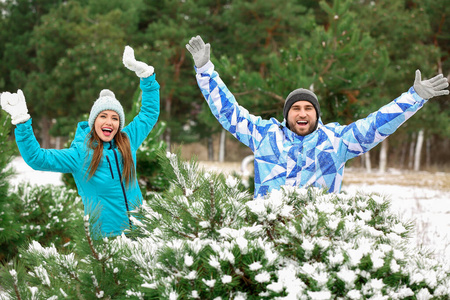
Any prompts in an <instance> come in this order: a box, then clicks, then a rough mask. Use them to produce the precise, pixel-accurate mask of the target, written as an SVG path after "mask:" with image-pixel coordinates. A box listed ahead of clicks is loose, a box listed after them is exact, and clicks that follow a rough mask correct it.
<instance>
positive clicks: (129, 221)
mask: <svg viewBox="0 0 450 300" xmlns="http://www.w3.org/2000/svg"><path fill="white" fill-rule="evenodd" d="M112 150H113V152H114V158H115V160H116V166H117V172H118V173H119V179H120V186H121V187H122V193H123V197H124V199H125V206H126V207H127V214H128V223H129V224H130V229H131V220H130V209H129V207H128V199H127V194H126V193H125V187H124V186H123V181H122V174H121V173H120V168H119V159H118V158H117V153H116V150H115V149H112Z"/></svg>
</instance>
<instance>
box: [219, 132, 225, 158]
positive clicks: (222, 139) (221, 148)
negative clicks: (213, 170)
mask: <svg viewBox="0 0 450 300" xmlns="http://www.w3.org/2000/svg"><path fill="white" fill-rule="evenodd" d="M225 138H226V131H225V129H222V131H221V132H220V143H219V162H224V161H225V143H226V139H225Z"/></svg>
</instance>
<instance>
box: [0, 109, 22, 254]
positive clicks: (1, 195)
mask: <svg viewBox="0 0 450 300" xmlns="http://www.w3.org/2000/svg"><path fill="white" fill-rule="evenodd" d="M9 122H10V118H9V116H8V114H5V113H2V114H0V124H1V126H0V170H1V172H0V248H1V249H2V251H0V261H3V260H4V259H5V258H6V257H7V256H9V255H10V251H8V250H7V251H5V250H3V249H5V248H6V247H8V245H9V244H10V243H11V242H12V241H13V240H14V239H15V238H16V237H17V235H15V234H14V232H17V231H18V226H19V224H17V223H16V222H14V213H13V212H14V209H13V206H12V205H11V196H10V194H9V189H10V185H9V179H10V178H11V175H13V172H14V171H13V170H12V169H11V168H10V167H9V163H10V162H11V161H12V159H13V155H14V154H15V149H14V144H13V143H12V142H11V140H10V139H9V132H10V128H11V126H10V125H9Z"/></svg>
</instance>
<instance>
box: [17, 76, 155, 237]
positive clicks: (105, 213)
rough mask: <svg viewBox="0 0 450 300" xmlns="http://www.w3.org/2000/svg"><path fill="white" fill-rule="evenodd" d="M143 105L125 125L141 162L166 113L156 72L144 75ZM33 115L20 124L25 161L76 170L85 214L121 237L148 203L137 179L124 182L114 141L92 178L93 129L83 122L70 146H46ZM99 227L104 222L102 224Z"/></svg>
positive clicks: (41, 166)
mask: <svg viewBox="0 0 450 300" xmlns="http://www.w3.org/2000/svg"><path fill="white" fill-rule="evenodd" d="M140 87H141V90H142V106H141V110H140V112H139V114H138V115H137V116H136V117H135V118H134V119H133V120H132V121H131V122H130V123H129V124H128V125H127V126H125V127H124V128H123V132H124V133H125V134H126V135H127V136H128V138H129V141H130V144H131V152H132V156H133V161H134V164H135V166H136V151H137V150H138V148H139V146H140V145H141V143H142V142H143V141H144V140H145V138H146V137H147V136H148V134H149V133H150V131H151V130H152V128H153V126H154V125H155V124H156V121H157V120H158V116H159V111H160V108H159V107H160V97H159V84H158V82H157V81H156V80H155V74H153V75H152V76H150V77H147V78H141V82H140ZM31 123H32V122H31V119H30V120H28V121H27V122H25V123H23V124H18V125H17V127H16V129H15V136H16V142H17V145H18V147H19V151H20V153H21V155H22V157H23V159H24V160H25V162H26V163H27V164H28V165H29V166H30V167H31V168H33V169H35V170H40V171H52V172H62V173H72V175H73V177H74V179H75V182H76V184H77V188H78V193H79V194H80V196H81V198H82V201H83V204H84V213H85V215H90V216H94V219H96V218H98V219H96V222H95V224H96V226H95V227H94V228H98V229H100V231H101V235H102V236H104V237H105V236H116V235H120V234H121V233H122V232H123V231H124V230H125V229H127V228H129V227H130V225H131V220H130V215H129V212H130V211H131V210H133V209H134V208H135V207H136V206H139V205H140V204H141V203H142V193H141V191H140V188H139V185H138V182H137V179H136V180H135V181H134V182H133V183H130V185H129V186H127V185H126V184H125V182H122V180H121V176H122V174H121V173H122V166H123V162H122V155H121V153H120V151H119V150H118V148H117V147H116V145H115V144H114V140H113V141H112V142H108V143H104V145H103V146H104V149H103V158H102V161H101V162H100V164H99V166H98V168H97V171H96V172H95V174H94V175H93V176H92V177H91V178H90V179H89V180H88V168H89V163H90V161H91V157H92V154H93V150H92V149H89V148H88V147H87V143H86V142H87V140H88V139H89V136H90V134H89V133H90V131H91V129H90V127H89V125H88V122H87V121H83V122H80V123H78V127H77V130H76V133H75V138H74V140H73V142H72V143H71V145H70V148H67V149H42V148H41V147H40V145H39V143H38V141H37V140H36V137H35V136H34V133H33V128H32V126H31ZM97 225H98V226H97Z"/></svg>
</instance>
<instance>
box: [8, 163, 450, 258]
mask: <svg viewBox="0 0 450 300" xmlns="http://www.w3.org/2000/svg"><path fill="white" fill-rule="evenodd" d="M12 165H13V167H14V168H15V169H16V172H17V175H16V176H15V177H13V178H12V179H11V184H13V185H15V184H17V183H19V182H29V183H30V184H35V185H44V184H53V185H63V183H62V181H61V174H60V173H54V172H41V171H34V170H33V169H31V168H30V167H29V166H28V165H27V164H26V163H25V162H24V161H23V159H22V158H21V157H17V158H15V159H14V160H13V162H12ZM199 165H200V167H203V168H206V169H212V170H220V171H223V172H226V173H230V172H232V171H236V172H238V173H240V171H241V170H240V164H239V163H231V164H228V165H220V166H217V165H216V166H213V165H212V164H211V163H209V162H199ZM397 172H398V174H396V173H395V174H393V175H394V177H392V178H394V179H391V178H386V176H381V177H377V176H375V175H374V174H373V175H370V177H369V176H368V175H367V174H358V173H357V172H356V173H352V170H351V169H350V170H348V171H347V173H346V175H345V176H344V184H343V187H342V191H343V192H347V193H356V192H363V193H378V194H382V195H386V196H388V197H389V199H391V201H392V207H391V210H392V211H393V212H395V213H398V214H400V215H401V216H402V217H403V218H405V219H406V220H410V221H412V222H414V223H415V226H416V233H415V235H414V236H413V242H414V243H416V245H418V246H419V245H424V246H425V248H426V249H431V250H433V249H434V251H435V253H436V255H437V256H440V257H442V258H444V259H446V260H450V190H449V189H448V187H445V184H446V181H445V180H448V177H449V176H448V174H440V175H441V176H438V177H432V176H435V175H429V176H428V177H431V179H432V181H433V182H434V183H435V185H431V184H425V185H421V184H415V183H412V182H409V183H410V184H409V185H408V182H407V183H406V184H405V182H402V183H401V185H398V184H392V183H397V182H398V180H397V179H399V178H401V177H402V176H407V175H405V174H403V173H402V172H400V171H397ZM391 173H392V172H391ZM402 174H403V175H402ZM391 175H392V174H391ZM416 177H419V178H420V179H421V180H422V179H423V180H426V178H427V175H426V174H420V175H419V176H416ZM346 178H348V179H347V180H346ZM355 178H358V179H359V180H355ZM436 178H438V180H437V179H436ZM439 178H443V180H439ZM386 179H387V180H386ZM408 180H409V181H411V179H410V178H408ZM423 180H422V181H421V182H423ZM441 181H442V182H444V184H443V185H444V188H441V185H442V184H441V185H439V184H437V185H436V183H439V182H441ZM411 183H412V184H411Z"/></svg>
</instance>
